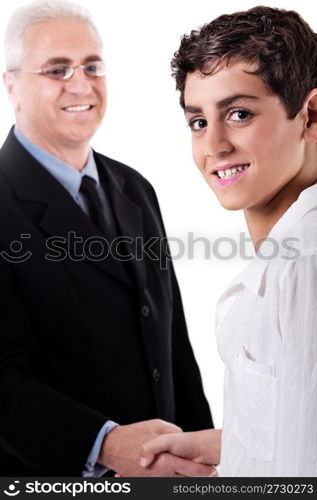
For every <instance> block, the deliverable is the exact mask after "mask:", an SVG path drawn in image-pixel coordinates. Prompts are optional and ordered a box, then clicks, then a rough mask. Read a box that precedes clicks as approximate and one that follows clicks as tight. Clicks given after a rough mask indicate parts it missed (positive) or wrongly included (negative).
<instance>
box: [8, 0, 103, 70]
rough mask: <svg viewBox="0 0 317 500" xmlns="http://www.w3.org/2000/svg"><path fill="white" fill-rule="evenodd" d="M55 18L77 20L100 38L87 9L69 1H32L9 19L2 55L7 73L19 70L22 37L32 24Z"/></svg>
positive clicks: (21, 55)
mask: <svg viewBox="0 0 317 500" xmlns="http://www.w3.org/2000/svg"><path fill="white" fill-rule="evenodd" d="M56 17H67V18H71V19H78V20H80V21H83V22H85V23H87V24H88V25H89V26H90V27H91V28H92V29H93V31H94V32H95V33H96V35H97V37H98V39H99V40H100V43H101V44H102V40H101V37H100V35H99V33H98V30H97V28H96V26H95V24H94V22H93V20H92V18H91V15H90V13H89V11H88V10H87V9H85V8H84V7H81V6H80V5H77V4H75V3H73V2H70V1H69V0H34V1H33V2H31V3H28V4H26V5H24V6H22V7H20V8H19V9H17V10H16V11H15V12H14V13H13V15H12V16H11V18H10V21H9V23H8V26H7V29H6V34H5V38H4V55H5V63H6V69H7V71H12V70H16V69H19V68H20V67H21V64H22V60H23V56H24V51H25V47H24V35H25V31H26V29H27V28H29V27H30V26H33V25H34V24H37V23H40V22H42V21H47V20H49V19H54V18H56Z"/></svg>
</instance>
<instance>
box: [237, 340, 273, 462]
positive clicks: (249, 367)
mask: <svg viewBox="0 0 317 500" xmlns="http://www.w3.org/2000/svg"><path fill="white" fill-rule="evenodd" d="M232 375H233V381H234V385H235V391H234V392H235V394H236V401H235V416H234V424H233V429H234V432H235V434H236V436H237V438H238V439H239V440H240V441H241V443H242V445H243V446H244V448H245V449H246V450H247V452H248V454H249V455H250V456H251V457H252V458H257V459H260V460H265V461H271V460H272V459H273V456H274V446H275V432H276V411H277V390H278V384H277V378H276V377H275V376H274V367H273V366H272V365H266V364H263V363H259V362H257V361H254V360H253V359H251V357H250V356H249V354H248V353H247V352H246V350H245V349H244V348H242V350H241V351H240V352H239V353H238V354H237V355H236V357H235V359H234V362H233V372H232Z"/></svg>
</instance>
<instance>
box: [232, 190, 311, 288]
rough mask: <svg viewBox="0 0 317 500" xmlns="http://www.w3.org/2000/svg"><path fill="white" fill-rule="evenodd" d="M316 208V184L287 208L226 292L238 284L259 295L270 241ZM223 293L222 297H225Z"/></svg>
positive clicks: (280, 235)
mask: <svg viewBox="0 0 317 500" xmlns="http://www.w3.org/2000/svg"><path fill="white" fill-rule="evenodd" d="M315 208H317V184H314V185H312V186H310V187H308V188H306V189H305V190H304V191H302V192H301V194H300V195H299V197H298V199H297V200H296V201H295V202H294V203H293V204H292V205H291V206H290V207H289V208H288V210H287V211H286V212H285V213H284V214H283V215H282V217H281V218H280V219H279V220H278V221H277V223H276V224H275V225H274V226H273V228H272V229H271V231H270V233H269V235H268V236H267V238H266V240H265V241H264V242H263V243H262V245H261V253H258V254H257V255H256V256H255V257H254V258H253V260H252V261H251V262H250V264H249V265H248V266H247V267H246V268H245V269H244V270H243V271H242V272H241V273H240V274H239V275H238V276H237V277H236V278H235V279H234V280H233V281H232V282H231V284H230V286H229V288H228V289H227V292H229V290H232V288H234V289H236V287H237V286H239V284H240V285H241V284H242V285H244V286H245V287H246V288H248V289H249V290H251V292H253V293H254V294H256V295H261V290H262V285H263V280H264V277H265V272H266V268H267V265H268V263H269V261H270V260H271V257H269V258H265V256H270V255H271V254H272V244H271V243H270V239H271V240H273V239H274V240H275V241H280V240H281V239H282V238H283V237H284V236H285V235H287V233H288V232H289V231H290V230H291V229H292V227H293V226H294V224H295V223H296V222H298V221H299V220H300V219H302V218H303V217H304V216H305V215H306V214H307V213H308V212H310V211H311V210H313V209H315ZM227 292H225V293H224V294H223V296H222V298H224V297H225V296H226V295H227Z"/></svg>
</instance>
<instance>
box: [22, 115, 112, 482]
mask: <svg viewBox="0 0 317 500" xmlns="http://www.w3.org/2000/svg"><path fill="white" fill-rule="evenodd" d="M14 135H15V137H16V138H17V140H18V141H19V142H20V144H22V146H23V147H24V148H25V149H26V150H27V151H28V152H29V153H30V155H32V156H33V157H34V158H35V159H36V160H37V161H38V162H39V163H40V164H41V165H42V166H43V167H44V168H46V170H47V171H48V172H49V173H50V174H51V175H53V177H55V179H56V180H57V181H58V182H60V183H61V184H62V186H63V187H64V188H65V189H67V191H68V192H69V193H70V194H71V196H72V197H73V198H74V200H75V201H76V203H78V205H80V207H81V208H82V209H83V210H84V212H85V213H86V214H87V215H89V209H88V204H87V201H86V198H85V196H84V195H83V194H82V193H81V192H80V185H81V180H82V177H83V176H84V175H88V176H89V177H92V178H93V179H94V180H95V181H96V184H97V189H98V192H99V194H100V197H101V200H102V203H103V206H104V208H105V211H106V213H107V214H108V216H109V217H113V215H112V213H111V208H110V204H109V201H108V199H107V196H106V194H105V192H104V190H103V188H102V186H101V184H100V181H99V175H98V170H97V166H96V162H95V159H94V155H93V152H92V149H91V148H90V149H89V154H88V159H87V163H86V165H85V166H84V167H83V168H82V169H81V170H76V169H75V168H74V167H72V166H71V165H68V164H67V163H64V162H63V161H62V160H60V159H58V158H56V157H55V156H53V155H51V154H50V153H48V152H47V151H44V149H41V148H39V147H38V146H37V145H36V144H34V143H33V142H31V141H30V140H29V139H28V138H27V137H25V135H24V134H22V132H21V130H19V128H18V127H17V126H16V125H15V127H14ZM117 425H118V424H116V423H115V422H113V421H112V420H108V421H107V422H105V424H104V425H103V426H102V428H101V429H100V431H99V433H98V435H97V437H96V441H95V443H94V445H93V447H92V449H91V451H90V454H89V456H88V459H87V462H86V464H85V469H84V470H83V472H82V475H83V476H84V477H100V476H102V475H103V474H104V473H105V472H106V471H107V469H106V468H105V467H103V466H101V465H99V464H96V462H97V459H98V456H99V453H100V449H101V445H102V441H103V438H104V437H105V435H106V434H107V433H108V432H110V431H111V430H112V429H114V428H115V427H117ZM79 439H80V436H79Z"/></svg>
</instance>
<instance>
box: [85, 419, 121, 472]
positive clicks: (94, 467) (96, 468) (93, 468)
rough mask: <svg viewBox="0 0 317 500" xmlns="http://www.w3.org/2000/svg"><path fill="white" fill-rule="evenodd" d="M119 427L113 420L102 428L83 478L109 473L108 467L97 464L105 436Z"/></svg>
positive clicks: (91, 451) (90, 454)
mask: <svg viewBox="0 0 317 500" xmlns="http://www.w3.org/2000/svg"><path fill="white" fill-rule="evenodd" d="M118 425H119V424H116V423H115V422H113V421H112V420H107V422H106V423H105V424H104V425H103V426H102V427H101V429H100V431H99V433H98V435H97V438H96V441H95V443H94V445H93V447H92V448H91V450H90V453H89V456H88V459H87V462H86V464H85V468H84V470H83V472H82V476H83V477H101V476H102V475H103V474H105V472H107V470H108V469H107V468H106V467H104V466H103V465H100V464H97V463H96V462H97V459H98V457H99V454H100V449H101V445H102V442H103V439H104V437H105V435H106V434H108V432H110V431H112V429H114V428H115V427H118Z"/></svg>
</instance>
